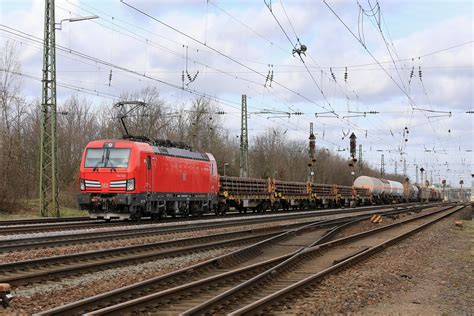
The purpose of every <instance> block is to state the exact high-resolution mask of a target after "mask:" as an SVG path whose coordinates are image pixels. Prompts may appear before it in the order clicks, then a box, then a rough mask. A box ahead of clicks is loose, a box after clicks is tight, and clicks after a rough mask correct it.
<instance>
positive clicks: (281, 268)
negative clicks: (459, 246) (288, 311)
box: [182, 206, 464, 315]
mask: <svg viewBox="0 0 474 316" xmlns="http://www.w3.org/2000/svg"><path fill="white" fill-rule="evenodd" d="M463 208H464V206H452V207H447V208H442V209H441V210H439V211H436V212H432V213H428V214H424V215H420V216H417V217H415V218H410V219H407V220H404V221H401V222H398V223H394V224H391V225H387V226H383V227H380V228H376V229H373V230H370V231H365V232H361V233H357V234H354V235H351V236H347V237H343V238H340V239H337V240H334V241H330V242H327V243H325V244H320V245H317V246H313V247H310V248H307V249H304V250H303V251H301V252H299V253H297V254H296V255H294V256H293V257H292V258H289V259H287V260H286V261H284V262H282V263H281V264H280V265H278V266H276V267H275V268H274V269H271V270H267V271H265V272H264V273H262V274H260V275H259V276H257V277H255V278H253V279H250V280H248V281H247V282H245V283H243V284H241V285H239V286H236V287H235V288H233V289H231V290H229V291H227V292H225V293H222V294H221V295H219V296H217V297H214V298H213V299H211V300H208V301H207V302H205V303H203V304H201V305H199V306H196V307H194V308H192V309H189V310H188V311H186V312H184V313H183V314H182V315H192V314H195V313H200V312H202V311H204V310H206V309H209V308H211V306H213V305H214V306H215V304H216V303H217V302H219V301H220V302H222V301H223V300H226V299H227V298H229V297H230V296H231V295H234V294H236V293H238V292H240V291H243V290H244V289H248V288H249V287H251V286H253V285H255V284H256V283H258V282H261V280H262V279H263V278H269V279H267V281H268V282H271V280H272V279H273V277H274V276H275V275H277V274H279V273H285V270H286V269H288V268H289V267H291V266H294V265H295V264H297V263H298V262H301V261H305V260H306V261H309V260H311V258H312V256H314V255H317V254H320V253H321V252H324V251H327V250H328V249H329V248H334V247H336V246H338V245H341V244H345V243H347V242H348V241H350V242H353V241H357V240H360V239H363V238H365V237H369V236H371V235H373V234H378V233H381V232H382V233H383V232H386V231H389V230H391V229H393V228H395V229H396V228H398V227H400V226H404V225H405V224H409V223H413V222H416V221H419V220H423V219H426V218H429V217H432V216H435V218H434V219H432V220H428V221H427V222H426V223H423V224H421V225H419V226H416V227H415V228H413V229H410V230H408V231H406V232H403V233H401V234H398V235H396V236H395V237H393V238H390V239H388V240H385V241H383V242H381V243H378V244H376V245H375V246H371V247H370V246H369V247H362V249H359V250H357V251H353V252H351V253H348V254H346V255H344V256H343V257H342V258H338V259H336V260H334V261H333V264H332V265H331V266H329V267H327V268H325V269H323V270H321V271H319V272H317V273H315V274H311V275H309V276H308V277H306V278H304V279H303V280H301V281H298V282H296V283H293V284H291V285H289V286H286V287H285V288H283V289H281V290H278V291H276V292H274V293H272V294H270V295H267V296H265V297H263V298H261V299H259V300H257V301H255V302H253V303H250V304H248V305H246V306H244V307H241V308H239V309H237V310H235V311H233V312H231V313H230V315H242V314H246V315H249V314H252V315H253V314H255V313H256V310H258V309H261V308H262V306H263V305H267V304H271V302H274V301H275V300H277V298H281V295H286V294H290V293H292V292H293V293H294V291H298V290H300V289H301V287H302V286H303V285H308V284H309V283H310V282H313V281H316V280H320V279H321V278H322V277H324V276H327V275H329V274H331V273H335V272H336V271H339V270H340V269H342V268H344V267H347V266H348V265H350V264H354V263H356V262H358V261H360V260H362V259H364V258H367V257H368V256H370V255H373V254H374V253H376V252H378V251H381V250H383V249H385V248H386V247H388V246H389V245H392V244H394V243H395V242H397V241H401V240H403V239H405V238H407V237H409V236H411V235H413V234H414V233H416V232H419V231H421V230H422V229H424V228H426V227H428V226H430V225H431V224H433V223H436V222H438V221H440V220H441V219H443V218H445V217H447V216H450V215H452V214H453V213H455V212H458V211H460V210H462V209H463ZM442 213H444V214H442ZM438 214H442V215H441V216H438V217H436V215H438ZM322 255H324V253H323V254H322Z"/></svg>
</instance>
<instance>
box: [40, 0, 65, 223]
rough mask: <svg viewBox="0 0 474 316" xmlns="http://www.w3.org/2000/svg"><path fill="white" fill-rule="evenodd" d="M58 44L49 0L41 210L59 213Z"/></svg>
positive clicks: (45, 35) (42, 132)
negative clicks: (57, 133) (57, 134)
mask: <svg viewBox="0 0 474 316" xmlns="http://www.w3.org/2000/svg"><path fill="white" fill-rule="evenodd" d="M56 126H57V121H56V44H55V20H54V0H45V14H44V43H43V80H42V98H41V135H40V137H41V144H40V146H41V147H40V170H39V181H40V187H39V192H40V213H41V215H42V216H48V215H49V214H54V215H56V216H58V217H59V216H60V214H59V201H58V170H57V154H58V144H57V140H56Z"/></svg>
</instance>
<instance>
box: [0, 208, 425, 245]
mask: <svg viewBox="0 0 474 316" xmlns="http://www.w3.org/2000/svg"><path fill="white" fill-rule="evenodd" d="M406 208H412V209H416V207H415V206H408V207H405V208H402V209H406ZM389 209H392V208H389ZM379 210H380V209H379ZM368 212H370V211H368ZM346 213H347V212H346V210H344V212H342V213H334V214H333V215H339V214H346ZM288 216H289V217H288ZM294 216H297V214H295V215H294ZM312 216H314V215H312ZM312 216H309V217H312ZM321 216H325V215H321ZM305 217H308V216H305ZM291 218H293V217H291V215H279V217H275V218H274V219H272V218H271V217H268V218H260V217H257V218H255V219H254V220H253V221H252V223H249V221H248V219H240V220H237V219H234V220H228V221H217V222H210V223H189V224H179V225H173V226H171V225H170V226H156V227H148V228H140V227H139V228H132V229H128V228H127V229H120V230H113V231H105V232H85V233H76V234H72V235H70V234H67V235H53V236H40V237H38V236H35V237H30V238H19V239H4V240H0V253H1V252H7V251H18V250H25V249H34V248H45V247H52V246H63V245H73V244H82V243H91V242H97V241H104V240H110V239H111V238H112V239H126V238H136V237H145V236H155V235H163V234H170V233H179V232H183V231H193V230H201V229H209V228H222V227H229V226H235V225H249V224H258V223H262V222H265V223H266V222H271V221H283V220H288V219H291ZM303 218H304V217H303ZM296 219H299V218H296Z"/></svg>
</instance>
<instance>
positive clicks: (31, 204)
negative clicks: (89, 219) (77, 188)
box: [0, 199, 88, 221]
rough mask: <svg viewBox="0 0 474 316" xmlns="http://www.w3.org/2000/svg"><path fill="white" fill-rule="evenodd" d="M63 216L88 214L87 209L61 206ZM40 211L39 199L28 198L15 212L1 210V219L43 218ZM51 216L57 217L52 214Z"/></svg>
mask: <svg viewBox="0 0 474 316" xmlns="http://www.w3.org/2000/svg"><path fill="white" fill-rule="evenodd" d="M60 213H61V217H83V216H87V215H88V213H87V211H81V210H79V209H76V208H71V207H60ZM41 217H42V216H41V215H40V213H39V200H37V199H36V200H28V201H25V202H24V207H23V208H22V209H21V210H19V211H16V212H15V213H6V212H0V221H2V220H4V221H5V220H15V219H34V218H41ZM49 217H55V216H54V214H50V215H49Z"/></svg>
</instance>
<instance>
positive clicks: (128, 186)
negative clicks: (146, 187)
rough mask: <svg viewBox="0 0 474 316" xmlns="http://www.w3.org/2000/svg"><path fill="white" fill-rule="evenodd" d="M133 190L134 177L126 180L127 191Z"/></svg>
mask: <svg viewBox="0 0 474 316" xmlns="http://www.w3.org/2000/svg"><path fill="white" fill-rule="evenodd" d="M133 190H135V179H128V180H127V191H133Z"/></svg>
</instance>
